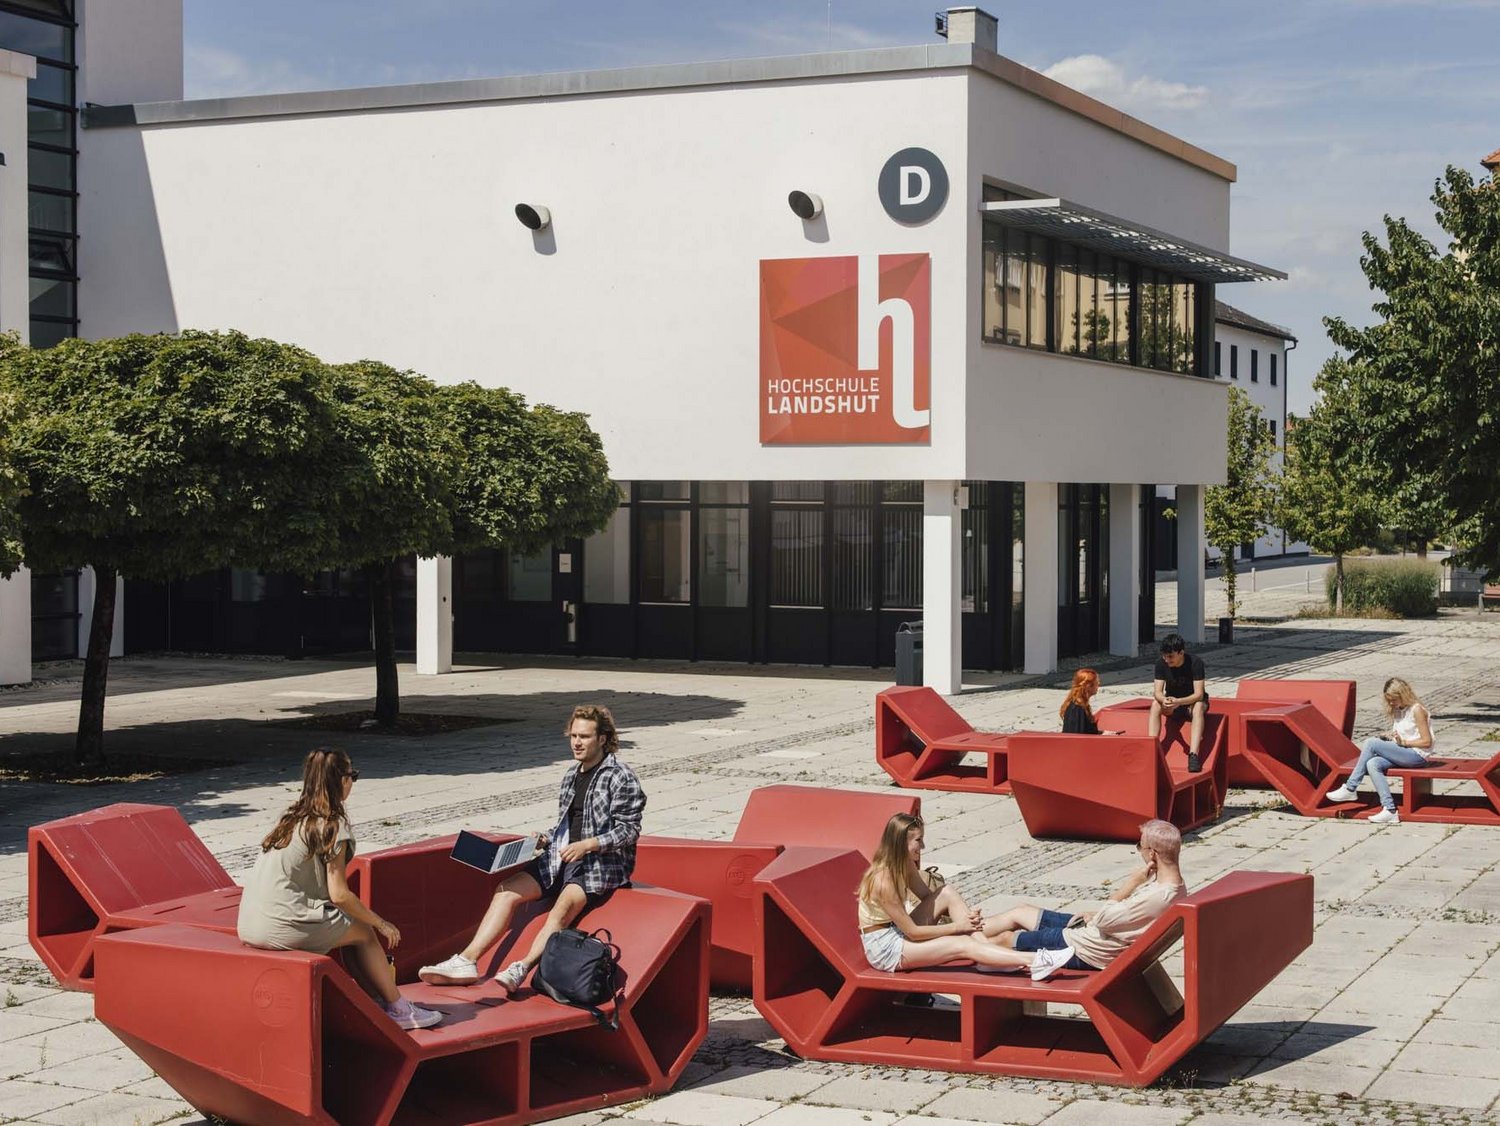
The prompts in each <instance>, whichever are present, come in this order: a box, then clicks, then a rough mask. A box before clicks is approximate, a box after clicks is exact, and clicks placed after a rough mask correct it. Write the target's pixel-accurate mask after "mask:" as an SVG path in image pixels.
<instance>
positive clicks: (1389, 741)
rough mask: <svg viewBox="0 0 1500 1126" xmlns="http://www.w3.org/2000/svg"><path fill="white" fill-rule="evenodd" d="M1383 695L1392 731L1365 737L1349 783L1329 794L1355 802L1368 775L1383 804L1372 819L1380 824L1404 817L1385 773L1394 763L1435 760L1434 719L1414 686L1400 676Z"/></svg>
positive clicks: (1330, 797)
mask: <svg viewBox="0 0 1500 1126" xmlns="http://www.w3.org/2000/svg"><path fill="white" fill-rule="evenodd" d="M1382 695H1383V697H1384V700H1385V714H1386V715H1387V716H1388V717H1389V718H1390V721H1391V728H1390V730H1389V731H1386V732H1384V733H1383V734H1380V735H1372V736H1370V737H1369V738H1368V739H1366V740H1365V745H1364V749H1363V750H1361V751H1360V752H1359V761H1358V762H1357V763H1355V764H1354V772H1353V773H1352V774H1350V775H1349V780H1348V781H1347V782H1345V783H1344V784H1343V785H1342V786H1340V787H1339V788H1338V789H1336V790H1333V791H1331V792H1330V793H1329V795H1328V800H1329V801H1331V802H1346V801H1354V800H1355V797H1356V794H1357V793H1358V791H1359V784H1360V783H1361V782H1363V781H1364V778H1365V775H1366V774H1369V776H1370V781H1371V782H1372V783H1373V784H1374V786H1375V792H1376V794H1378V795H1379V796H1380V804H1381V807H1382V808H1381V811H1380V812H1379V813H1377V814H1376V815H1375V816H1374V817H1372V818H1370V821H1371V822H1372V823H1374V824H1377V825H1396V824H1399V823H1400V821H1401V818H1400V817H1399V816H1398V815H1397V814H1396V799H1395V798H1393V797H1392V796H1391V784H1390V783H1389V782H1388V781H1387V780H1386V777H1385V772H1386V771H1387V770H1389V769H1390V768H1391V767H1393V766H1398V767H1406V768H1411V767H1422V766H1427V765H1428V764H1429V763H1430V762H1431V761H1432V757H1433V752H1434V743H1433V738H1432V719H1431V717H1430V716H1429V715H1428V714H1427V708H1426V707H1425V706H1423V704H1422V701H1421V700H1419V699H1417V694H1416V692H1414V691H1413V690H1412V686H1411V685H1410V684H1408V683H1406V681H1404V680H1402V679H1401V678H1400V677H1399V676H1393V677H1391V679H1390V680H1388V681H1386V682H1385V688H1384V690H1383V692H1382Z"/></svg>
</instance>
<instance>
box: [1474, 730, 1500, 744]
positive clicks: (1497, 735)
mask: <svg viewBox="0 0 1500 1126" xmlns="http://www.w3.org/2000/svg"><path fill="white" fill-rule="evenodd" d="M1479 738H1480V740H1481V741H1482V742H1485V743H1500V727H1497V728H1495V730H1493V731H1491V732H1490V733H1489V734H1488V735H1481V736H1480V737H1479Z"/></svg>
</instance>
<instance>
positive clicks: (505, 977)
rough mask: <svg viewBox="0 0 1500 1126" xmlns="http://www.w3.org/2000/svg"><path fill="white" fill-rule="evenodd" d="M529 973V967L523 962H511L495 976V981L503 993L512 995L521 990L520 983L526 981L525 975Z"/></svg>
mask: <svg viewBox="0 0 1500 1126" xmlns="http://www.w3.org/2000/svg"><path fill="white" fill-rule="evenodd" d="M530 972H531V967H530V966H528V965H527V964H526V963H525V962H512V963H511V964H510V965H508V966H506V967H505V969H503V970H501V971H500V972H499V973H497V974H496V975H495V981H496V982H498V983H499V985H500V988H501V989H503V990H505V992H507V993H514V992H515V991H516V990H518V989H520V988H521V983H522V982H523V981H525V980H526V975H527V974H529V973H530Z"/></svg>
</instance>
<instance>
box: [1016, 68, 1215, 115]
mask: <svg viewBox="0 0 1500 1126" xmlns="http://www.w3.org/2000/svg"><path fill="white" fill-rule="evenodd" d="M1042 73H1043V74H1045V75H1046V76H1047V77H1048V78H1052V79H1056V80H1057V81H1058V82H1061V83H1062V84H1063V85H1064V86H1071V87H1073V89H1075V90H1078V91H1080V92H1082V93H1084V94H1088V95H1090V96H1091V97H1095V98H1098V99H1099V100H1100V101H1102V102H1108V103H1109V104H1110V105H1113V106H1119V107H1120V108H1121V109H1127V110H1150V109H1178V110H1181V109H1197V108H1198V107H1199V106H1201V105H1202V104H1203V103H1204V102H1205V101H1207V100H1208V87H1206V86H1189V85H1187V84H1186V83H1184V82H1168V81H1166V80H1164V79H1161V78H1152V77H1150V76H1149V75H1144V74H1142V75H1137V76H1135V77H1131V76H1130V75H1128V74H1126V73H1125V68H1124V67H1122V66H1121V65H1120V64H1119V63H1117V62H1114V61H1113V60H1111V59H1106V58H1105V57H1104V56H1103V55H1074V56H1072V57H1071V58H1066V59H1063V60H1062V61H1061V62H1057V63H1053V64H1052V65H1051V66H1049V67H1048V68H1047V69H1046V70H1044V71H1042Z"/></svg>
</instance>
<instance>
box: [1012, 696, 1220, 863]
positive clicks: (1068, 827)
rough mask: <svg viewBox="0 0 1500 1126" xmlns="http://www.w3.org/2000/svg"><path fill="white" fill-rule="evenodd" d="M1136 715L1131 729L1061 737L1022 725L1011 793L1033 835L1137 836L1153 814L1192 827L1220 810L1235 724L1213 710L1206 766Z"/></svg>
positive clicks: (1097, 838) (1014, 745)
mask: <svg viewBox="0 0 1500 1126" xmlns="http://www.w3.org/2000/svg"><path fill="white" fill-rule="evenodd" d="M1143 719H1144V717H1139V716H1131V717H1129V718H1128V722H1127V726H1139V727H1141V728H1142V730H1141V731H1139V732H1136V733H1133V734H1127V735H1063V734H1058V733H1052V732H1048V733H1041V732H1030V731H1019V732H1016V733H1015V734H1014V735H1012V736H1011V737H1010V784H1011V795H1012V796H1013V797H1014V798H1015V799H1016V805H1017V806H1019V807H1020V810H1021V817H1022V818H1023V819H1024V820H1025V822H1026V830H1027V832H1029V833H1030V834H1031V835H1032V836H1033V837H1072V838H1077V839H1081V840H1095V841H1100V840H1103V841H1134V840H1136V839H1137V838H1138V837H1139V836H1140V826H1141V822H1143V821H1148V820H1150V819H1151V818H1153V817H1159V818H1161V819H1162V820H1164V821H1170V822H1171V823H1172V824H1174V825H1176V826H1177V827H1178V828H1179V829H1181V830H1183V831H1184V832H1186V831H1187V830H1189V829H1196V828H1197V827H1198V826H1200V825H1204V824H1207V823H1208V822H1210V821H1212V820H1214V819H1215V818H1216V817H1218V816H1219V812H1220V810H1221V809H1223V807H1224V795H1225V793H1226V792H1227V790H1226V785H1227V783H1226V778H1225V775H1226V739H1225V734H1226V732H1227V730H1228V727H1229V725H1228V724H1227V723H1226V722H1225V721H1224V719H1223V718H1222V717H1221V716H1209V717H1208V722H1207V725H1206V727H1205V729H1204V733H1203V761H1202V763H1201V768H1200V769H1199V770H1196V771H1190V770H1188V768H1187V751H1186V748H1185V747H1182V746H1176V745H1167V746H1163V745H1161V744H1158V743H1157V742H1156V741H1154V740H1152V739H1151V738H1150V737H1149V736H1148V735H1146V734H1145V731H1144V727H1145V723H1144V722H1143Z"/></svg>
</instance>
